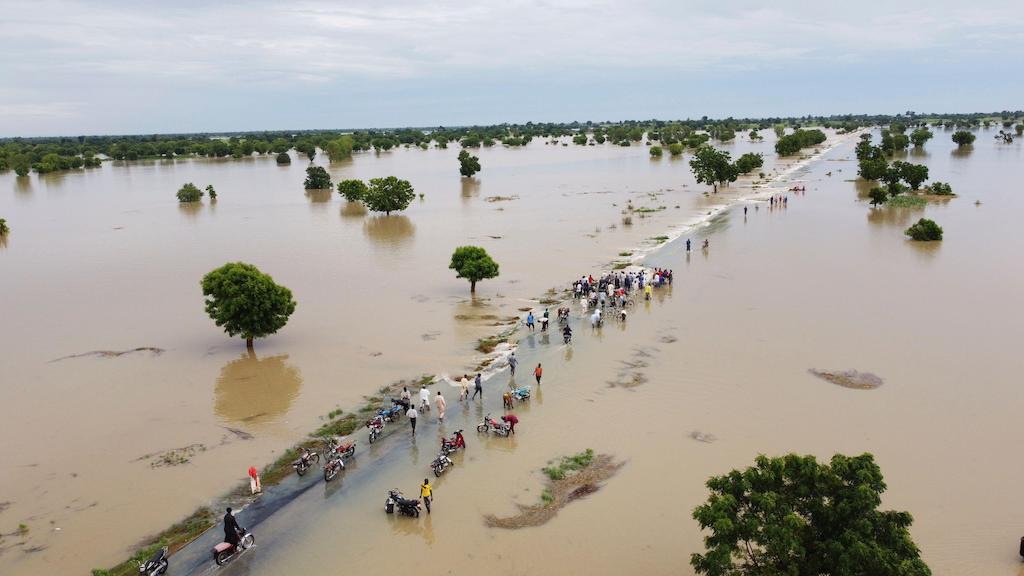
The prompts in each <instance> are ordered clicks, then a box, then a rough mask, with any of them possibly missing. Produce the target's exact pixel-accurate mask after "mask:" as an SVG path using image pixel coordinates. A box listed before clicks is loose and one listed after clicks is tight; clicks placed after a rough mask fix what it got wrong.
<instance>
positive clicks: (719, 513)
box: [690, 454, 931, 576]
mask: <svg viewBox="0 0 1024 576" xmlns="http://www.w3.org/2000/svg"><path fill="white" fill-rule="evenodd" d="M707 486H708V489H709V490H710V491H711V495H710V496H709V498H708V500H707V502H706V503H704V504H702V505H700V506H698V507H697V508H696V509H695V510H694V512H693V517H694V519H695V520H697V522H698V523H699V524H700V527H701V528H702V529H704V530H709V531H710V532H711V533H710V535H706V536H705V537H704V547H705V549H706V552H705V553H704V554H693V555H692V556H691V558H690V564H691V565H693V567H694V569H695V570H696V572H697V573H698V574H705V575H707V576H804V575H807V576H817V575H819V574H833V575H842V576H929V575H930V574H931V570H929V568H928V566H927V565H926V564H925V563H924V561H923V560H921V555H920V551H919V550H918V548H917V546H916V545H915V544H914V541H913V539H912V538H911V536H910V530H909V528H910V525H911V524H912V523H913V518H912V517H911V515H910V514H909V513H908V512H897V511H880V510H878V507H879V505H880V504H881V501H882V500H881V494H882V492H884V491H885V489H886V486H885V481H884V479H883V478H882V471H881V470H880V469H879V467H878V465H877V464H876V463H875V460H874V458H873V457H872V456H871V455H870V454H863V455H861V456H854V457H849V456H843V455H841V454H836V455H835V456H833V457H832V460H831V462H830V463H828V464H821V463H819V462H818V461H817V460H816V459H815V458H814V457H813V456H798V455H796V454H789V455H787V456H783V457H776V458H769V457H767V456H763V455H762V456H758V457H757V460H756V461H755V465H754V466H752V467H749V468H747V469H746V470H743V471H740V470H733V471H732V472H730V473H729V474H726V475H724V476H716V477H712V478H711V479H709V480H708V482H707Z"/></svg>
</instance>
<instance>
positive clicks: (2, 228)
mask: <svg viewBox="0 0 1024 576" xmlns="http://www.w3.org/2000/svg"><path fill="white" fill-rule="evenodd" d="M10 231H11V227H10V226H8V225H7V220H4V219H3V218H0V236H7V234H8V233H9V232H10Z"/></svg>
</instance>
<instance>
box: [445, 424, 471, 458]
mask: <svg viewBox="0 0 1024 576" xmlns="http://www.w3.org/2000/svg"><path fill="white" fill-rule="evenodd" d="M459 448H462V449H463V450H465V448H466V439H465V438H463V437H462V430H456V431H455V433H454V434H452V437H451V438H450V439H449V438H441V453H442V454H444V455H445V456H447V455H449V454H451V453H452V452H455V451H456V450H458V449H459Z"/></svg>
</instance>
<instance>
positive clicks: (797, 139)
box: [775, 129, 826, 156]
mask: <svg viewBox="0 0 1024 576" xmlns="http://www.w3.org/2000/svg"><path fill="white" fill-rule="evenodd" d="M825 140H826V137H825V133H824V132H822V131H821V130H817V129H815V130H796V131H794V132H793V133H792V134H787V135H785V136H782V137H780V138H779V140H778V142H776V143H775V152H776V153H777V154H778V155H779V156H792V155H793V154H796V153H797V152H799V151H800V150H801V149H802V148H807V147H808V146H814V145H815V144H821V143H822V142H824V141H825Z"/></svg>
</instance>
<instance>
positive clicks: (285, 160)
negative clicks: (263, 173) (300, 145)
mask: <svg viewBox="0 0 1024 576" xmlns="http://www.w3.org/2000/svg"><path fill="white" fill-rule="evenodd" d="M291 163H292V157H291V156H289V155H288V153H287V152H281V153H280V154H278V155H277V165H278V166H284V165H285V164H291Z"/></svg>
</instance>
